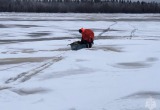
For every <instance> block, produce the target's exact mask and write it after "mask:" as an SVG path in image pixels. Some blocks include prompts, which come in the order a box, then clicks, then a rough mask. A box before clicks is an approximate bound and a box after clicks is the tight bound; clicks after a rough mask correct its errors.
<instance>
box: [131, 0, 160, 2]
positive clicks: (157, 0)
mask: <svg viewBox="0 0 160 110" xmlns="http://www.w3.org/2000/svg"><path fill="white" fill-rule="evenodd" d="M131 1H138V0H131ZM139 1H146V2H151V1H156V2H160V0H139Z"/></svg>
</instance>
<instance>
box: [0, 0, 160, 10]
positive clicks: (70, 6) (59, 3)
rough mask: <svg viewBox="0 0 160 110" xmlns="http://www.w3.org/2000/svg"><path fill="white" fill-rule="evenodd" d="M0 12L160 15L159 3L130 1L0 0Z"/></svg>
mask: <svg viewBox="0 0 160 110" xmlns="http://www.w3.org/2000/svg"><path fill="white" fill-rule="evenodd" d="M0 12H37V13H38V12H39V13H40V12H49V13H59V12H60V13H67V12H73V13H160V3H157V2H144V1H142V2H140V1H136V2H135V1H134V2H132V1H130V0H127V1H126V0H103V1H102V0H72V1H70V0H0Z"/></svg>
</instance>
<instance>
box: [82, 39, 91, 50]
mask: <svg viewBox="0 0 160 110" xmlns="http://www.w3.org/2000/svg"><path fill="white" fill-rule="evenodd" d="M80 43H81V44H85V45H86V48H91V47H92V44H93V41H92V42H87V41H85V40H81V42H80Z"/></svg>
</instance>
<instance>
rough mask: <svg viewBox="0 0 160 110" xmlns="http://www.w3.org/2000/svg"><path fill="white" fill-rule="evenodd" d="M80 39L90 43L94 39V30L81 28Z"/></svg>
mask: <svg viewBox="0 0 160 110" xmlns="http://www.w3.org/2000/svg"><path fill="white" fill-rule="evenodd" d="M82 40H84V41H87V42H89V43H92V42H93V40H94V32H93V31H92V30H90V29H84V28H82Z"/></svg>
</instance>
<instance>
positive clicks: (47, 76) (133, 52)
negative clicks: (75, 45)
mask: <svg viewBox="0 0 160 110" xmlns="http://www.w3.org/2000/svg"><path fill="white" fill-rule="evenodd" d="M159 16H160V15H159V14H87V13H85V14H78V13H77V14H72V13H69V14H61V13H57V14H49V13H44V14H40V13H39V14H37V13H32V14H29V13H0V30H1V33H0V36H1V38H0V44H1V45H0V48H1V50H0V65H1V66H0V107H1V109H3V110H16V109H21V110H37V109H38V110H44V109H46V110H108V109H111V110H120V109H122V110H123V109H147V108H145V103H146V100H147V99H148V98H149V97H150V96H151V97H153V98H154V99H155V100H156V104H157V108H156V109H159V108H160V107H159V102H160V100H159V97H160V92H159V91H160V88H159V85H158V84H159V83H158V82H159V73H160V68H159V67H160V61H159V59H160V49H159V45H160V32H159V30H160V27H159V24H160V22H159ZM81 27H84V28H91V29H93V30H94V32H95V38H96V39H95V42H94V46H93V48H91V49H81V50H79V51H72V50H70V47H69V46H68V44H69V43H72V42H73V41H77V40H80V34H79V33H78V29H79V28H81ZM44 33H45V34H44ZM57 38H59V39H57Z"/></svg>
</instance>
